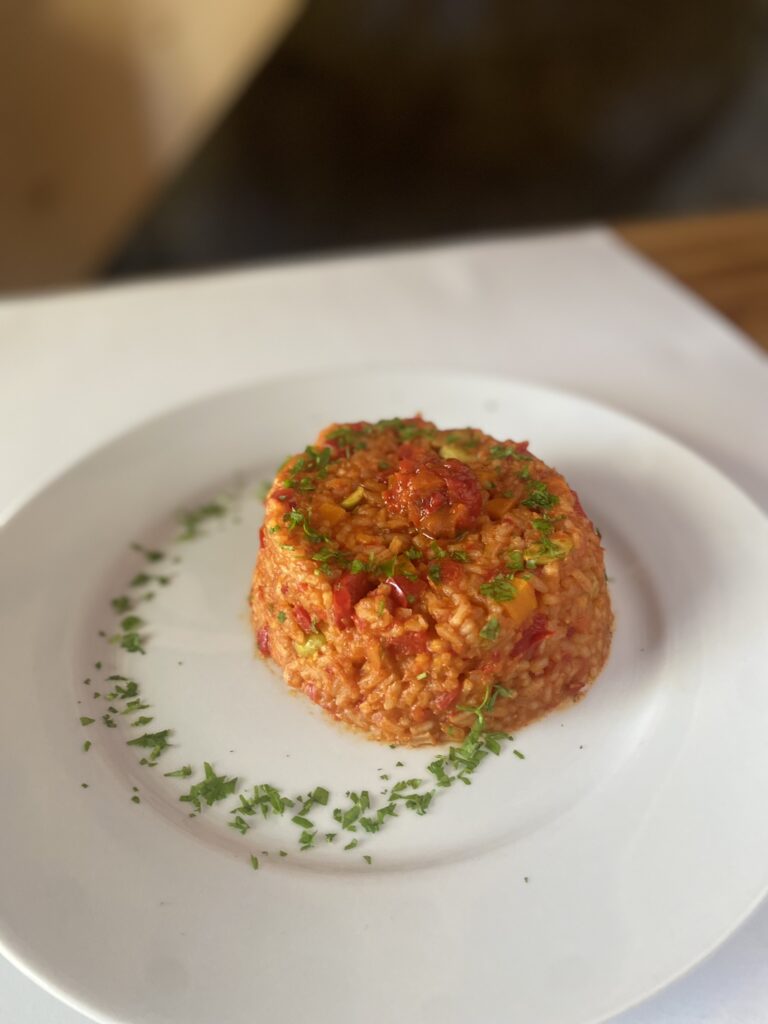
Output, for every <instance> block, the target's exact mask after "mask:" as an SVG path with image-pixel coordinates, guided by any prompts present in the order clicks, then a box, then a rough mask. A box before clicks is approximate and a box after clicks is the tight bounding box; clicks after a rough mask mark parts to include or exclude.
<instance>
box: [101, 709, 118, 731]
mask: <svg viewBox="0 0 768 1024" xmlns="http://www.w3.org/2000/svg"><path fill="white" fill-rule="evenodd" d="M101 720H102V722H103V723H104V725H106V727H107V728H108V729H116V728H117V722H116V721H115V720H114V718H113V717H112V715H110V714H109V713H107V714H106V715H102V716H101Z"/></svg>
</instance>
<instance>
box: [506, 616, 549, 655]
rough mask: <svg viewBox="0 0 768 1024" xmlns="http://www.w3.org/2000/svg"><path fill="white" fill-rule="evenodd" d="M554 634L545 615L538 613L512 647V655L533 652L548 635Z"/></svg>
mask: <svg viewBox="0 0 768 1024" xmlns="http://www.w3.org/2000/svg"><path fill="white" fill-rule="evenodd" d="M548 636H552V630H551V629H550V628H549V623H548V622H547V618H546V616H545V615H542V614H541V613H537V614H536V615H534V616H533V618H532V619H531V620H530V621H529V622H528V624H527V625H526V627H525V629H524V630H523V634H522V636H521V637H520V639H519V640H518V641H517V643H516V644H515V646H514V647H513V648H512V652H511V653H512V657H513V658H521V657H523V656H524V655H528V654H530V653H531V651H532V650H533V648H534V647H536V646H537V645H538V644H540V643H541V641H542V640H544V639H545V638H546V637H548Z"/></svg>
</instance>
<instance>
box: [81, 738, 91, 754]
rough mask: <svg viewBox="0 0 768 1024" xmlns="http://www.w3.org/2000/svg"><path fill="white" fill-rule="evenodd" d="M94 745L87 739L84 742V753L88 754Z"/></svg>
mask: <svg viewBox="0 0 768 1024" xmlns="http://www.w3.org/2000/svg"><path fill="white" fill-rule="evenodd" d="M92 746H93V744H92V743H91V741H90V740H86V741H85V743H84V744H83V753H85V754H87V753H88V751H89V750H90V749H91V747H92Z"/></svg>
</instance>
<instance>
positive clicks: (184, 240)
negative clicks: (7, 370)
mask: <svg viewBox="0 0 768 1024" xmlns="http://www.w3.org/2000/svg"><path fill="white" fill-rule="evenodd" d="M767 201H768V0H671V2H670V0H537V2H534V3H530V2H529V3H523V2H521V0H256V2H254V0H216V3H212V2H211V0H110V2H109V3H103V2H100V0H67V2H66V3H61V2H60V0H35V2H34V3H30V2H27V0H8V2H6V3H5V4H0V292H3V291H5V292H10V291H15V290H27V289H36V288H41V287H49V286H60V285H63V284H68V283H74V282H82V281H87V280H94V279H101V280H104V279H108V278H122V277H126V276H131V275H137V274H141V275H145V274H153V273H157V272H173V271H178V270H185V269H189V268H202V267H214V266H219V265H222V264H224V265H226V264H232V263H236V262H240V261H263V260H273V259H281V258H284V257H289V256H294V255H300V254H310V253H312V254H313V253H318V252H323V251H338V250H344V249H350V248H353V249H354V248H360V247H366V248H367V247H377V246H390V245H396V244H402V243H404V242H410V241H426V240H436V239H441V238H446V237H455V236H466V235H473V234H483V233H489V232H490V233H500V232H507V231H518V230H529V229H537V228H540V227H541V228H544V227H551V226H554V225H571V224H578V223H583V222H587V221H615V220H616V219H626V218H647V217H649V216H654V215H666V214H677V213H684V214H687V213H692V212H702V211H710V210H723V211H724V210H738V209H740V208H747V207H752V208H754V207H755V206H758V205H760V204H765V203H766V202H767Z"/></svg>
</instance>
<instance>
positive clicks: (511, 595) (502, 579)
mask: <svg viewBox="0 0 768 1024" xmlns="http://www.w3.org/2000/svg"><path fill="white" fill-rule="evenodd" d="M480 593H481V594H483V596H484V597H490V598H491V599H492V600H493V601H498V602H500V603H501V602H503V601H513V600H514V599H515V598H516V597H517V590H515V588H514V587H513V585H512V583H511V582H510V580H509V577H507V576H502V575H501V573H499V574H498V575H496V576H494V578H493V579H492V580H491V581H490V582H488V583H481V584H480Z"/></svg>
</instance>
